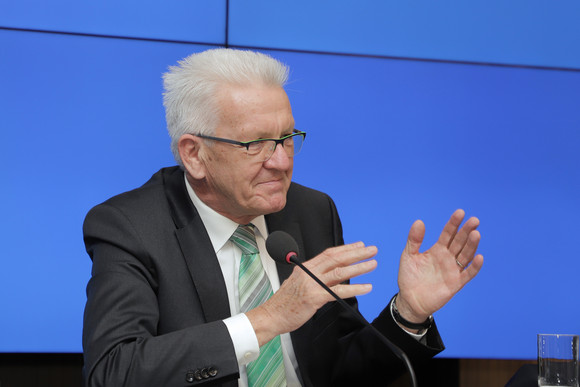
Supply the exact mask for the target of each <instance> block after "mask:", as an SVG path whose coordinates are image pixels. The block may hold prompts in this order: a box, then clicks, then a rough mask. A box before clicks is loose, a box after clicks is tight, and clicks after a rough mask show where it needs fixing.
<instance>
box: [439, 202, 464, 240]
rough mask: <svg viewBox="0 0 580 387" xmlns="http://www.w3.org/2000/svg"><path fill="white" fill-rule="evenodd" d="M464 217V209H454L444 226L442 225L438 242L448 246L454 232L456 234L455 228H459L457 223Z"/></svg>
mask: <svg viewBox="0 0 580 387" xmlns="http://www.w3.org/2000/svg"><path fill="white" fill-rule="evenodd" d="M464 217H465V211H463V210H462V209H458V210H455V212H454V213H453V214H452V215H451V218H449V221H448V222H447V224H446V225H445V227H443V231H441V235H439V240H438V242H439V243H441V244H442V245H443V246H445V247H449V245H450V244H451V241H452V240H453V238H454V237H455V234H457V229H459V225H460V224H461V222H463V218H464Z"/></svg>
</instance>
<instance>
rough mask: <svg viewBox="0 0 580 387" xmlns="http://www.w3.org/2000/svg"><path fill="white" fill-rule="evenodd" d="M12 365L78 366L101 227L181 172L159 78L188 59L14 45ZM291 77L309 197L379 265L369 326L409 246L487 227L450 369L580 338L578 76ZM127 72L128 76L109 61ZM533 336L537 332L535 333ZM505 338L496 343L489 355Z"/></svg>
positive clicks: (7, 215) (309, 69)
mask: <svg viewBox="0 0 580 387" xmlns="http://www.w3.org/2000/svg"><path fill="white" fill-rule="evenodd" d="M0 43H1V46H2V50H3V51H2V52H3V54H5V55H4V56H3V60H2V61H0V83H1V84H2V85H3V87H2V88H1V89H0V127H1V128H2V131H1V132H0V165H1V167H0V168H2V171H1V172H2V176H3V178H4V184H2V190H1V192H0V214H1V215H2V216H1V218H0V219H2V220H1V221H0V246H1V247H0V258H1V260H2V267H3V270H2V271H0V292H1V293H0V294H2V295H3V296H2V297H1V299H0V300H1V301H0V302H1V305H0V309H1V310H2V311H3V316H6V317H5V318H3V319H0V335H1V336H0V351H3V352H11V351H16V352H21V351H24V352H28V351H32V352H36V351H50V352H58V351H64V352H66V351H80V350H81V348H80V333H81V321H82V309H83V306H84V301H85V297H84V288H85V285H86V281H87V280H88V277H89V273H90V260H89V258H88V256H87V255H86V253H85V251H84V247H83V244H82V234H81V225H82V221H83V219H84V216H85V214H86V212H87V211H88V209H89V208H90V207H92V206H93V205H95V204H97V203H100V202H102V201H103V200H105V199H106V198H108V197H110V196H112V195H114V194H117V193H120V192H122V191H125V190H128V189H131V188H134V187H136V186H139V185H140V184H142V183H143V182H144V181H145V180H147V179H148V178H149V177H150V176H151V174H153V173H154V172H155V171H156V170H157V169H159V168H160V167H163V166H167V165H172V164H173V160H172V157H171V154H170V151H169V139H168V136H167V135H166V133H165V122H164V113H163V108H162V103H161V73H162V72H164V71H165V70H166V68H167V66H169V65H173V64H175V63H176V61H177V60H179V59H181V58H183V57H185V56H186V55H188V54H190V53H192V52H194V51H198V50H200V49H202V48H201V47H199V46H194V45H184V44H161V43H152V42H139V41H133V40H119V39H100V38H90V37H75V36H62V35H50V34H36V33H23V32H11V31H0ZM273 55H274V56H276V57H278V58H280V59H282V60H283V61H285V62H287V63H288V64H290V66H291V68H292V71H291V82H290V84H289V85H288V87H287V90H288V93H289V96H290V99H291V101H292V103H293V108H294V114H295V118H296V125H297V127H298V128H300V129H303V130H306V131H307V132H308V137H307V142H306V144H305V147H304V149H303V151H302V153H301V154H300V155H299V156H298V157H297V159H296V163H295V165H296V167H295V168H296V169H295V175H294V177H295V180H296V181H298V182H301V183H304V184H306V185H309V186H311V187H314V188H317V189H320V190H323V191H326V192H328V193H329V194H331V196H333V197H334V198H335V199H336V202H337V205H338V208H339V211H340V213H341V216H342V220H343V224H344V229H345V239H346V241H347V242H352V241H355V240H363V241H365V242H366V243H373V244H377V245H378V247H379V256H378V259H379V268H378V269H377V270H376V271H375V272H374V273H372V274H370V275H368V276H366V277H365V278H363V279H361V280H363V281H369V282H372V283H373V285H374V290H373V292H372V293H371V294H370V295H368V296H365V297H362V298H361V299H360V302H361V307H362V310H363V313H364V315H365V316H366V317H367V318H369V319H372V318H374V317H375V316H376V315H377V314H378V313H379V311H380V309H381V307H382V306H383V305H385V304H386V302H387V301H388V299H389V298H390V297H391V296H392V294H393V293H394V292H395V291H396V276H397V267H398V258H399V255H400V252H401V250H402V249H403V247H404V244H405V241H406V236H407V232H408V229H409V227H410V225H411V223H412V222H413V221H414V220H415V219H418V218H421V219H423V220H424V221H425V223H426V226H427V235H426V240H425V242H424V247H425V248H426V247H428V246H430V245H431V244H432V243H434V241H435V240H436V238H437V236H438V233H439V231H440V229H441V228H442V227H443V225H444V223H445V221H446V220H447V218H448V217H449V215H450V214H451V213H452V211H453V210H454V209H455V208H458V207H462V208H464V209H466V211H467V212H468V214H470V215H471V214H473V215H477V216H478V217H480V219H481V222H482V225H481V232H482V235H483V239H482V243H481V246H480V250H481V251H482V253H483V254H484V255H485V257H486V262H485V265H484V268H483V271H482V273H480V275H479V277H478V278H476V279H475V280H474V282H473V283H471V284H469V285H468V286H467V287H466V288H465V289H464V290H463V291H462V292H461V293H460V295H458V296H457V297H456V298H455V299H453V300H452V301H451V302H450V304H449V305H447V306H446V307H445V308H444V309H443V310H442V311H440V312H438V313H437V315H436V319H437V322H438V324H439V328H440V330H441V332H442V335H443V338H444V340H445V342H446V345H447V350H446V351H445V352H444V353H443V356H446V357H483V358H486V357H491V358H530V359H531V358H534V356H535V335H536V334H537V333H539V332H562V333H564V332H572V333H573V332H576V333H578V329H579V325H578V321H579V317H580V309H578V308H577V307H569V305H570V304H573V303H574V302H575V301H574V300H575V293H576V292H575V290H576V284H577V278H578V273H579V272H580V270H579V269H580V264H579V263H578V260H577V259H575V256H574V255H573V251H575V247H576V246H575V245H576V243H575V241H576V236H577V235H578V234H579V232H580V229H579V227H578V225H577V223H576V219H577V218H578V215H580V204H579V200H578V191H579V188H580V186H579V185H580V183H579V182H580V169H579V168H578V165H579V162H580V156H579V154H578V149H579V146H580V134H579V132H578V130H577V129H578V127H580V112H579V111H578V109H577V101H578V100H580V73H576V72H559V71H545V70H544V71H541V70H531V69H514V68H500V67H490V66H471V65H458V64H444V63H428V62H413V61H402V60H385V59H372V58H354V57H339V56H331V55H312V54H299V53H282V52H274V53H273ZM111 58H115V60H111ZM522 321H523V322H525V323H522ZM492 338H493V340H492Z"/></svg>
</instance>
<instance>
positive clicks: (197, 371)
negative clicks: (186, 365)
mask: <svg viewBox="0 0 580 387" xmlns="http://www.w3.org/2000/svg"><path fill="white" fill-rule="evenodd" d="M193 377H194V378H195V380H201V379H203V378H202V377H201V371H200V370H195V372H194V373H193Z"/></svg>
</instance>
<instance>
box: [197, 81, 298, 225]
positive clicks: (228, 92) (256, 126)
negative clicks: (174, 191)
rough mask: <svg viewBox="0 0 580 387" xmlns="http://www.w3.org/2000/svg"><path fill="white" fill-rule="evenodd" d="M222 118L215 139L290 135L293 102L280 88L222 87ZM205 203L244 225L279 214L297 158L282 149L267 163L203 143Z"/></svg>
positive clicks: (238, 149)
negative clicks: (266, 215)
mask: <svg viewBox="0 0 580 387" xmlns="http://www.w3.org/2000/svg"><path fill="white" fill-rule="evenodd" d="M218 103H219V106H220V111H221V113H220V118H219V123H218V126H217V129H216V132H215V136H216V137H222V138H227V139H231V140H236V141H251V140H257V139H261V138H280V137H282V136H285V135H288V134H291V133H292V130H293V129H294V118H293V117H292V109H291V107H290V101H289V100H288V97H287V95H286V93H285V92H284V90H283V89H282V88H281V87H273V86H249V87H248V86H246V87H239V86H237V87H227V88H223V89H222V90H221V92H220V93H219V94H218ZM200 159H201V160H202V162H203V165H204V170H205V186H206V187H207V191H206V192H205V195H203V199H202V200H204V202H206V204H208V205H209V206H210V207H212V208H213V209H214V210H216V211H217V212H219V213H221V214H222V215H225V216H227V217H228V218H230V219H232V220H234V221H236V222H238V223H240V224H245V223H248V222H250V221H251V220H252V219H253V218H255V217H256V216H259V215H265V214H269V213H273V212H277V211H280V210H281V209H282V208H284V206H285V205H286V193H287V192H288V188H289V186H290V180H291V178H292V167H293V159H292V158H290V157H288V156H287V155H286V152H285V150H284V149H283V147H282V146H281V145H278V146H277V147H276V150H275V151H274V154H273V155H272V156H271V157H270V159H269V160H267V161H261V160H260V158H259V156H258V157H256V156H249V155H247V154H246V149H245V148H242V147H238V146H233V145H230V144H225V143H222V142H217V141H212V144H211V146H207V144H202V147H201V149H200Z"/></svg>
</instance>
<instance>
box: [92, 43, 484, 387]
mask: <svg viewBox="0 0 580 387" xmlns="http://www.w3.org/2000/svg"><path fill="white" fill-rule="evenodd" d="M287 73H288V71H287V69H286V67H285V66H283V65H282V64H280V63H279V62H277V61H275V60H274V59H272V58H270V57H268V56H265V55H262V54H258V53H253V52H247V51H246V52H244V51H236V50H229V49H216V50H209V51H205V52H203V53H200V54H195V55H192V56H190V57H188V58H186V59H185V60H183V61H182V62H180V64H179V66H176V67H172V68H171V69H170V71H169V72H168V73H167V74H165V77H164V81H165V94H164V104H165V108H166V115H167V123H168V129H169V132H170V135H171V138H172V151H173V153H174V155H175V158H176V160H177V162H178V164H179V165H180V167H174V168H165V169H162V170H160V171H159V172H157V173H156V174H155V175H154V176H153V177H152V179H151V180H150V181H148V182H147V183H146V184H145V185H144V186H142V187H141V188H138V189H136V190H134V191H131V192H128V193H125V194H122V195H119V196H117V197H114V198H112V199H110V200H108V201H107V202H105V203H103V204H101V205H99V206H97V207H95V208H94V209H92V210H91V211H90V212H89V214H88V215H87V218H86V220H85V225H84V236H85V244H86V246H87V251H88V253H89V255H90V256H91V258H92V260H93V270H92V278H91V280H90V281H89V284H88V286H87V306H86V310H85V322H84V332H83V347H84V354H85V381H86V384H87V385H88V386H101V385H102V386H122V385H123V386H180V385H196V384H207V385H224V386H237V385H240V386H259V385H267V386H278V385H280V386H283V385H289V386H290V385H294V386H297V385H305V386H316V387H318V386H335V385H351V386H352V385H384V384H385V383H386V381H387V380H390V379H392V378H394V377H396V376H397V375H398V374H399V373H400V372H401V371H402V370H403V368H402V363H401V362H400V361H399V360H398V359H397V358H396V356H394V355H393V354H392V353H390V351H389V350H388V349H387V348H386V347H385V345H384V344H383V343H382V342H381V341H380V340H378V339H377V338H376V337H375V336H373V334H372V332H370V329H369V328H367V327H364V326H362V325H361V324H360V323H359V322H358V321H357V320H356V319H354V318H352V317H351V316H350V315H349V314H348V313H347V311H345V310H344V309H343V308H342V307H341V306H340V305H338V303H336V302H330V301H332V298H331V296H329V295H328V294H327V293H326V292H325V291H324V290H322V288H321V287H320V286H319V285H318V284H316V283H315V282H314V281H312V280H311V279H310V278H309V277H308V276H306V275H305V274H304V273H303V272H302V271H301V270H299V269H295V270H292V268H291V267H290V266H286V265H282V264H276V263H274V261H273V260H272V259H271V258H270V257H269V256H268V253H267V251H266V249H265V247H264V243H265V239H266V238H267V237H268V235H269V234H270V233H272V232H273V231H276V230H284V231H286V232H288V233H289V234H291V235H292V236H293V237H294V238H295V239H296V241H297V243H298V245H299V247H300V253H301V258H302V259H307V262H306V263H305V266H307V267H308V268H309V269H310V270H312V271H313V272H314V273H315V274H316V275H318V276H319V277H320V278H321V279H322V280H323V281H324V282H325V283H326V284H327V285H328V286H330V287H331V288H332V289H333V290H334V291H335V292H336V293H337V294H338V295H339V296H340V297H341V298H344V299H347V301H348V302H349V303H350V304H351V305H352V306H354V307H356V299H354V297H355V296H358V295H362V294H365V293H368V292H369V291H370V290H371V285H369V284H349V283H348V280H349V279H351V278H354V277H356V276H358V275H361V274H364V273H368V272H369V271H371V270H373V269H374V268H375V267H376V261H375V260H374V259H372V258H373V257H374V255H375V254H376V253H377V249H376V247H374V246H365V245H364V244H363V243H361V242H358V243H354V244H349V245H344V242H343V239H342V227H341V224H340V220H339V218H338V214H337V212H336V208H335V206H334V203H333V202H332V200H331V199H330V198H329V197H328V196H326V195H324V194H322V193H320V192H317V191H314V190H311V189H308V188H306V187H303V186H300V185H298V184H296V183H291V177H292V166H293V157H294V156H295V154H296V153H297V152H299V150H300V147H301V145H302V141H303V140H304V137H305V134H304V133H303V132H300V131H298V130H296V129H295V127H294V119H293V116H292V111H291V107H290V103H289V101H288V97H287V96H286V93H285V92H284V89H283V85H284V83H285V82H286V78H287ZM463 216H464V214H463V211H461V210H458V211H456V212H455V213H454V214H453V215H452V217H451V219H450V220H449V222H448V224H447V225H446V226H445V228H444V230H443V232H442V234H441V237H440V239H439V241H438V242H437V243H436V244H435V245H434V246H433V247H432V248H431V249H429V250H427V251H426V252H425V253H419V247H420V245H421V241H422V239H423V235H424V232H425V230H424V226H423V224H422V223H421V222H420V221H417V222H416V223H415V224H413V226H412V228H411V231H410V234H409V240H408V243H407V246H406V248H405V250H404V252H403V254H402V256H401V263H400V269H399V279H398V282H399V289H400V291H399V293H398V295H397V296H396V297H395V298H393V300H392V302H389V303H388V304H387V301H388V300H385V303H386V304H387V306H386V308H385V310H384V311H383V312H382V313H381V314H380V316H379V317H377V319H376V320H375V321H374V322H373V325H374V326H375V327H376V328H377V329H379V330H380V331H381V332H382V333H383V334H384V335H385V336H387V337H389V338H390V339H391V340H392V341H393V342H394V343H396V344H397V345H398V346H400V347H401V348H402V349H403V350H405V352H407V354H408V355H409V357H410V358H411V361H412V362H414V363H420V362H421V361H422V360H425V359H428V358H430V357H432V356H433V355H435V354H436V353H437V352H439V351H440V350H442V349H443V345H442V342H441V340H440V338H439V335H438V333H437V329H436V327H435V325H434V323H432V318H431V317H430V316H431V315H432V314H433V313H434V312H435V311H436V310H438V309H439V308H441V307H442V306H443V305H444V304H445V303H446V302H447V301H448V300H449V299H450V298H451V297H452V296H453V295H454V294H455V293H456V292H457V291H459V290H460V289H461V288H462V287H463V286H464V285H465V284H466V283H467V282H468V281H469V280H471V279H472V278H473V277H474V276H475V275H476V274H477V272H478V271H479V269H480V268H481V266H482V264H483V258H482V257H481V255H477V256H475V252H476V249H477V245H478V242H479V238H480V236H479V233H478V232H477V231H476V230H475V229H476V227H477V226H478V220H477V219H476V218H471V219H469V220H468V221H466V222H465V224H464V225H463V227H461V228H459V225H460V224H461V222H462V220H463ZM252 246H253V247H252ZM256 248H257V249H256ZM248 262H249V263H248ZM248 272H251V276H247V274H248ZM248 278H251V279H248ZM254 285H255V287H254ZM272 293H273V295H272ZM395 318H396V321H395Z"/></svg>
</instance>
